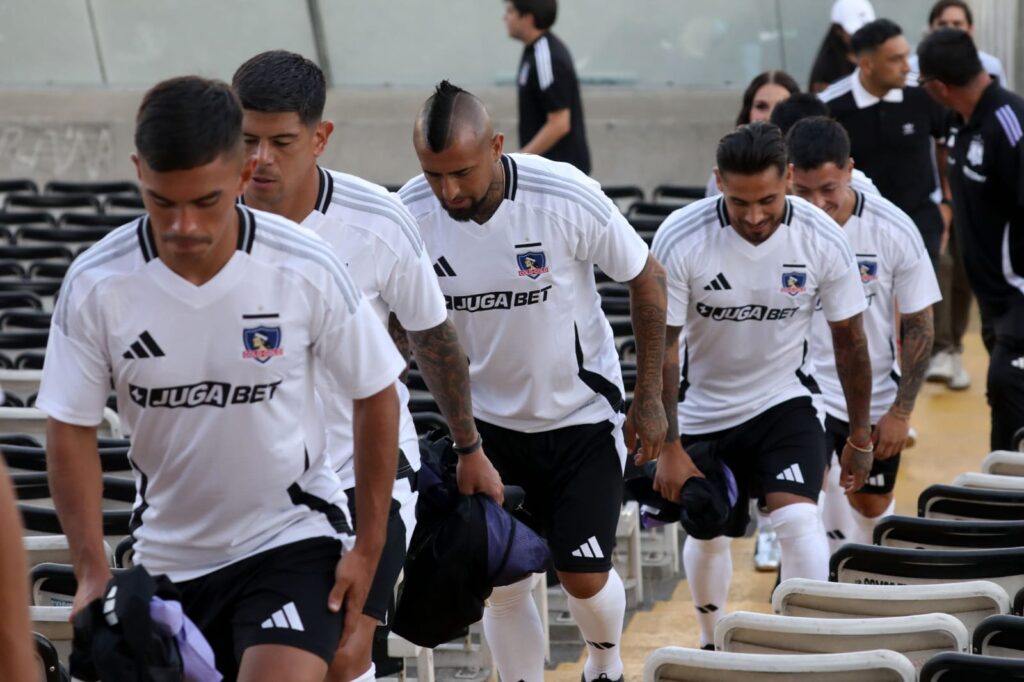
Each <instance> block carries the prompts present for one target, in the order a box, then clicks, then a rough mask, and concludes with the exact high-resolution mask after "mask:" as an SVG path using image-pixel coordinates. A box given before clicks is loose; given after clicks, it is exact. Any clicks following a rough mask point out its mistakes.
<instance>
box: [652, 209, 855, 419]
mask: <svg viewBox="0 0 1024 682" xmlns="http://www.w3.org/2000/svg"><path fill="white" fill-rule="evenodd" d="M652 251H653V252H654V256H655V258H657V259H658V261H659V262H660V263H661V264H662V265H663V266H665V270H666V271H667V272H668V325H669V326H672V327H683V332H682V333H683V336H684V338H683V340H682V345H681V348H680V362H681V366H682V373H683V377H682V384H681V386H680V392H679V393H680V403H679V428H680V431H681V432H682V433H684V434H700V433H712V432H715V431H721V430H723V429H728V428H731V427H733V426H737V425H739V424H742V423H743V422H745V421H747V420H749V419H752V418H753V417H756V416H757V415H759V414H761V413H762V412H764V411H765V410H767V409H769V408H770V407H773V406H775V405H778V404H779V403H782V402H784V401H786V400H790V399H792V398H796V397H799V396H809V395H811V393H812V388H811V386H812V385H813V381H811V380H810V377H809V376H807V375H806V373H805V372H804V371H803V367H804V363H805V359H806V353H807V339H808V338H809V337H810V334H811V317H812V315H813V313H814V305H815V301H816V300H817V298H818V297H819V296H820V297H821V300H822V305H823V306H824V310H825V316H826V317H827V318H828V319H829V320H832V321H838V320H845V319H848V318H850V317H853V316H854V315H856V314H857V313H860V312H861V311H863V310H864V307H865V301H864V293H863V292H862V291H861V286H860V277H859V276H858V274H857V263H856V261H855V260H854V257H853V251H852V250H851V249H850V245H849V242H847V240H846V236H845V235H844V234H843V231H842V230H841V229H840V228H839V226H838V225H836V224H835V222H834V221H833V220H832V219H831V218H829V217H828V215H826V214H825V213H824V212H823V211H821V210H819V209H817V208H815V207H814V206H812V205H811V204H809V203H807V202H806V201H804V200H803V199H800V198H798V197H788V198H787V199H786V207H785V211H784V212H783V215H782V221H781V223H780V224H779V227H778V229H777V230H776V231H775V233H774V234H772V236H771V237H769V238H768V239H767V240H766V241H764V242H763V243H761V244H760V245H756V246H755V245H754V244H752V243H750V242H748V241H747V240H745V239H744V238H743V237H741V236H740V235H739V233H737V232H736V230H735V229H733V228H732V226H731V225H730V222H729V214H728V212H727V209H726V205H725V200H724V199H723V198H708V199H701V200H700V201H696V202H694V203H692V204H690V205H688V206H686V207H684V208H681V209H679V210H678V211H675V212H674V213H672V214H671V215H670V216H669V217H668V218H666V219H665V222H664V223H662V225H661V227H660V228H659V229H658V231H657V233H656V234H655V235H654V246H653V247H652Z"/></svg>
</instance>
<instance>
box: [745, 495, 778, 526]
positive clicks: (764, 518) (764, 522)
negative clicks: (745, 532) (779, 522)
mask: <svg viewBox="0 0 1024 682" xmlns="http://www.w3.org/2000/svg"><path fill="white" fill-rule="evenodd" d="M750 506H752V507H753V508H754V518H756V519H757V530H758V532H766V533H770V532H771V531H772V530H773V529H772V520H771V517H770V516H768V514H766V513H765V512H764V510H763V509H761V505H759V504H758V503H757V500H751V501H750Z"/></svg>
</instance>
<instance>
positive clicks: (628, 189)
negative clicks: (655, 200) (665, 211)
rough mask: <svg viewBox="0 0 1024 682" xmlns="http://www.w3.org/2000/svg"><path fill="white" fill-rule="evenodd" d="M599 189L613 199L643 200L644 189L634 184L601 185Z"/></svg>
mask: <svg viewBox="0 0 1024 682" xmlns="http://www.w3.org/2000/svg"><path fill="white" fill-rule="evenodd" d="M601 189H602V190H604V193H605V194H606V195H607V196H608V198H609V199H612V200H613V201H614V200H617V199H633V200H634V201H643V200H644V191H643V190H642V189H641V188H639V187H637V186H636V185H602V186H601Z"/></svg>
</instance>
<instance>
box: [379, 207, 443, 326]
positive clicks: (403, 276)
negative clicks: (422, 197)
mask: <svg viewBox="0 0 1024 682" xmlns="http://www.w3.org/2000/svg"><path fill="white" fill-rule="evenodd" d="M403 210H404V207H403ZM418 236H419V232H417V237H418ZM402 247H403V248H399V249H396V250H395V263H394V266H393V267H391V268H390V271H389V272H388V273H387V276H386V277H385V278H384V280H383V282H382V286H381V290H380V296H381V298H382V299H383V300H384V302H385V303H386V304H387V305H388V308H390V309H391V311H392V312H394V314H395V317H397V318H398V321H399V322H401V324H402V327H404V328H405V330H406V331H410V332H417V331H424V330H427V329H432V328H434V327H436V326H437V325H439V324H441V323H442V322H444V321H445V320H446V319H448V311H447V310H445V307H444V295H443V294H441V288H440V287H439V286H438V284H437V276H436V275H435V274H434V267H433V266H432V265H431V263H430V257H429V256H428V255H427V251H426V249H425V248H424V247H423V243H422V242H419V245H418V247H417V248H413V246H412V244H411V243H409V242H406V243H404V244H402Z"/></svg>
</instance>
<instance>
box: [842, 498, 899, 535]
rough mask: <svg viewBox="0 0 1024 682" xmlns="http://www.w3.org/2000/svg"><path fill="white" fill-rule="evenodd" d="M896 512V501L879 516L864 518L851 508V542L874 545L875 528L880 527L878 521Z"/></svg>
mask: <svg viewBox="0 0 1024 682" xmlns="http://www.w3.org/2000/svg"><path fill="white" fill-rule="evenodd" d="M895 510H896V500H895V499H894V500H893V501H892V502H890V503H889V506H888V507H886V508H885V511H884V512H882V513H881V514H879V515H878V516H864V515H863V514H861V513H860V512H859V511H857V510H856V509H854V508H853V507H852V506H850V516H851V518H852V519H853V529H852V534H851V537H850V542H858V543H860V544H862V545H870V544H872V543H873V541H874V535H875V526H877V525H878V520H879V519H882V518H885V517H886V516H889V515H891V514H892V513H893V512H894V511H895Z"/></svg>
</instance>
